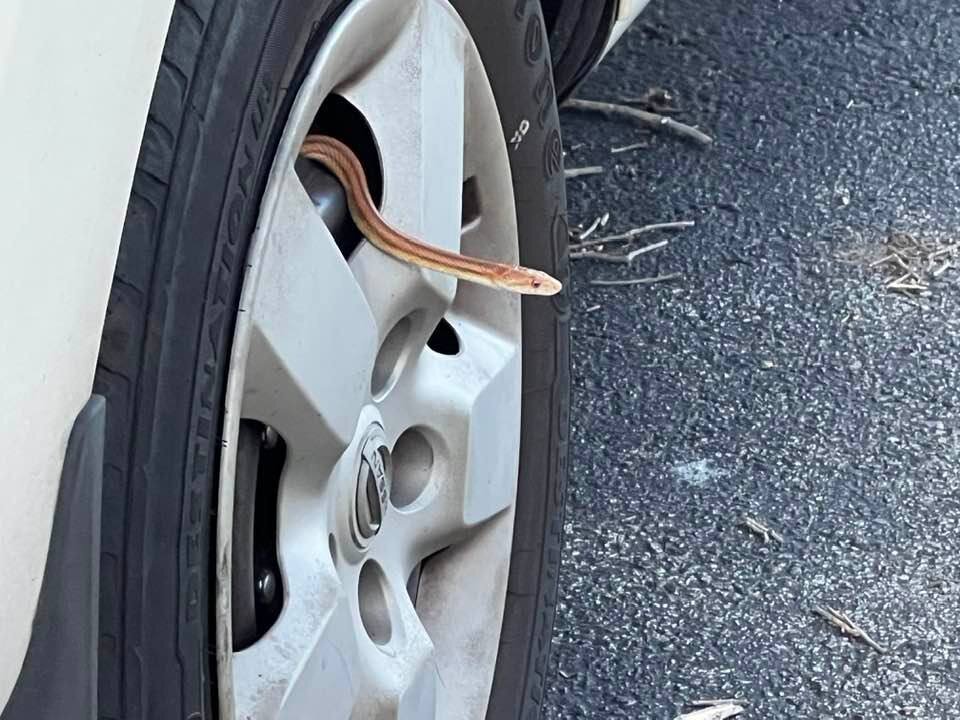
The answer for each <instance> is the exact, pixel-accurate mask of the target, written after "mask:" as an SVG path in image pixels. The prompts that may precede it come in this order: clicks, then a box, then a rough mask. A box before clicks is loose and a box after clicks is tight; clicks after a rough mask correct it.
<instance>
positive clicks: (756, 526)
mask: <svg viewBox="0 0 960 720" xmlns="http://www.w3.org/2000/svg"><path fill="white" fill-rule="evenodd" d="M741 524H742V525H743V526H745V527H747V528H749V529H750V530H752V531H753V532H755V533H756V534H757V535H759V536H760V537H762V538H763V542H764V543H768V542H770V538H773V539H774V540H776V541H777V542H778V543H782V542H783V535H781V534H780V533H778V532H777V531H776V530H773V529H772V528H770V527H768V526H767V525H764V524H763V523H762V522H760V521H759V520H754V519H753V518H751V517H747V516H746V515H744V517H743V522H742V523H741Z"/></svg>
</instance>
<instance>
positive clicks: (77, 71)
mask: <svg viewBox="0 0 960 720" xmlns="http://www.w3.org/2000/svg"><path fill="white" fill-rule="evenodd" d="M172 7H173V0H101V2H98V3H96V4H95V7H94V6H93V5H91V4H89V3H82V2H75V0H48V1H47V2H36V0H6V2H5V3H4V9H3V21H2V22H0V107H2V108H3V114H2V118H3V132H2V133H0V158H3V172H2V174H0V222H2V230H0V299H2V301H3V305H4V308H3V312H2V313H0V347H2V351H0V407H2V408H3V412H2V414H0V457H2V460H0V490H2V493H3V495H2V500H0V577H2V578H3V585H2V586H0V618H3V622H2V625H3V630H4V639H3V652H2V654H0V708H3V707H4V705H5V704H6V702H7V700H8V698H9V695H10V692H11V690H12V688H13V686H14V684H15V682H16V680H17V677H18V675H19V673H20V669H21V665H22V663H23V659H24V655H25V652H26V648H27V644H28V641H29V639H30V634H31V627H32V623H33V619H34V613H35V612H36V608H37V599H38V595H39V592H40V586H41V580H42V578H43V572H44V567H45V562H46V557H47V551H48V544H49V542H50V532H51V526H52V523H53V513H54V506H55V504H56V501H57V493H58V489H59V484H60V474H61V469H62V466H63V460H64V452H65V449H66V445H67V439H68V436H69V435H70V432H71V428H72V426H73V422H74V419H75V418H76V416H77V414H78V413H79V412H80V410H81V408H83V407H84V405H85V404H86V403H87V401H88V400H89V399H90V394H91V384H92V382H93V372H94V367H95V364H96V361H97V353H98V349H99V345H100V336H101V332H102V328H103V317H104V312H105V308H106V303H107V297H108V295H109V292H110V286H111V281H112V276H113V270H114V265H115V263H116V256H117V249H118V246H119V242H120V233H121V229H122V227H123V222H124V216H125V211H126V206H127V200H128V197H129V194H130V188H131V185H132V178H133V171H134V167H135V165H136V161H137V155H138V151H139V147H140V142H141V138H142V134H143V129H144V124H145V120H146V116H147V112H148V108H149V103H150V97H151V94H152V92H153V86H154V81H155V78H156V74H157V68H158V65H159V63H160V54H161V50H162V48H163V41H164V39H165V36H166V31H167V26H168V24H169V21H170V15H171V11H172Z"/></svg>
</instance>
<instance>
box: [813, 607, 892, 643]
mask: <svg viewBox="0 0 960 720" xmlns="http://www.w3.org/2000/svg"><path fill="white" fill-rule="evenodd" d="M813 611H814V612H815V613H816V614H817V615H819V616H820V617H822V618H823V619H824V620H826V621H827V622H829V623H830V624H831V625H833V626H834V627H835V628H837V629H838V630H840V632H842V633H843V634H844V635H849V636H850V637H852V638H856V639H857V640H862V641H863V642H865V643H866V644H867V645H869V646H870V647H872V648H873V649H874V650H876V651H877V652H878V653H885V652H886V650H885V649H884V648H883V647H882V646H881V645H879V644H878V643H877V641H876V640H874V639H873V638H872V637H870V635H868V634H867V632H866V630H864V629H863V628H861V627H860V626H859V625H857V624H856V623H855V622H854V621H853V620H851V619H850V616H849V615H847V614H846V613H842V612H840V611H839V610H834V609H833V608H832V607H830V606H829V605H826V606H824V607H820V606H817V607H815V608H814V609H813Z"/></svg>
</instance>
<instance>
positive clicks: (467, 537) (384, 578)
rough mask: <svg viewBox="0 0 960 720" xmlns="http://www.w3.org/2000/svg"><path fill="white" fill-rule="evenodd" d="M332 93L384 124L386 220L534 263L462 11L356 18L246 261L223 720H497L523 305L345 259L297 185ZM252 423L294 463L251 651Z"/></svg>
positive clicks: (220, 623) (222, 666) (358, 14)
mask: <svg viewBox="0 0 960 720" xmlns="http://www.w3.org/2000/svg"><path fill="white" fill-rule="evenodd" d="M331 93H335V94H337V95H339V96H340V97H342V98H344V99H345V100H346V101H347V102H349V103H350V104H351V105H352V106H353V107H354V108H356V109H357V110H358V111H359V113H360V114H361V115H362V116H363V118H364V120H365V121H366V123H367V124H368V126H369V129H370V132H371V134H372V136H373V139H374V141H375V144H376V149H377V155H378V157H379V162H380V169H381V172H382V179H383V199H382V207H381V211H382V212H383V214H384V216H385V217H386V218H387V219H388V221H390V222H391V223H393V224H395V225H397V226H398V227H400V228H403V229H404V230H406V231H407V232H410V233H411V234H414V235H416V236H419V237H423V238H424V239H425V240H427V241H428V242H431V243H432V244H435V245H438V246H441V247H445V248H447V249H451V250H454V251H461V252H464V253H467V254H474V255H480V256H487V257H494V258H497V259H500V260H504V261H507V262H514V263H515V262H517V260H518V242H517V229H516V217H515V208H514V204H513V203H514V201H513V194H512V185H511V180H510V169H509V160H508V157H507V149H506V145H505V142H504V138H503V134H502V130H501V126H500V120H499V116H498V114H497V109H496V104H495V101H494V98H493V95H492V91H491V89H490V86H489V82H488V80H487V78H486V75H485V73H484V71H483V66H482V64H481V62H480V58H479V55H478V54H477V51H476V48H475V47H474V45H473V43H472V40H471V39H470V36H469V33H468V31H467V29H466V28H465V27H464V25H463V23H462V21H461V20H460V18H459V16H457V14H456V13H455V11H454V10H453V9H452V8H451V7H450V6H449V4H448V3H447V2H445V0H421V1H419V2H418V1H416V0H356V1H355V2H353V3H352V4H351V5H349V6H348V7H347V9H346V10H345V11H344V13H343V14H342V15H341V16H340V18H339V19H338V20H337V22H336V23H335V24H334V26H333V27H332V28H331V30H330V33H329V35H328V36H327V38H326V40H325V42H324V44H323V46H322V47H321V49H320V51H319V53H318V55H317V57H316V59H315V60H314V62H313V65H312V68H311V70H310V72H309V73H308V76H307V78H306V80H305V81H304V84H303V86H302V88H301V90H300V92H299V94H298V96H297V99H296V101H295V103H294V107H293V110H292V112H291V114H290V117H289V120H288V122H287V126H286V129H285V131H284V134H283V136H282V138H281V141H280V144H279V149H278V152H277V155H276V159H275V163H274V167H273V170H272V172H271V176H270V178H269V180H268V182H267V186H266V190H265V193H264V198H263V201H262V206H261V217H260V222H259V223H258V229H257V232H256V234H255V236H254V238H253V241H252V244H251V249H250V253H249V256H248V271H247V275H246V277H245V281H244V287H243V292H242V297H241V306H240V310H241V312H240V313H239V315H238V319H237V326H236V331H235V337H234V344H233V350H232V356H231V367H230V373H229V376H228V381H227V397H226V403H225V410H224V413H225V414H224V440H225V442H224V449H223V453H222V458H221V471H220V490H219V507H220V509H221V510H220V512H219V514H218V527H217V578H216V581H217V593H216V598H217V600H216V603H217V604H216V622H217V670H218V678H219V683H218V692H219V700H220V709H221V715H222V716H223V717H225V718H233V717H237V718H248V717H249V718H256V719H257V720H261V719H264V720H265V719H267V718H290V719H291V720H292V719H294V718H296V719H297V720H299V719H300V718H304V717H312V716H315V715H318V714H319V715H320V716H322V717H324V718H417V719H418V720H419V719H421V718H430V717H443V718H457V717H462V718H480V717H483V716H484V715H485V712H486V703H487V698H488V696H489V691H490V686H491V684H492V677H493V669H494V665H495V662H496V655H497V647H498V642H499V634H500V625H501V622H502V614H503V605H504V599H505V593H506V584H507V576H508V572H509V557H510V546H511V540H512V532H513V512H514V502H515V496H516V481H517V470H518V463H519V437H520V337H521V334H520V301H519V299H518V298H517V297H516V296H513V295H511V294H508V293H502V292H497V291H494V290H490V289H488V288H482V287H477V286H470V285H467V284H462V283H461V284H458V283H457V281H456V280H454V279H452V278H450V277H447V276H443V275H440V274H437V273H433V272H431V271H425V270H422V269H419V268H414V267H412V266H409V265H405V264H402V263H399V262H397V261H395V260H393V259H392V258H389V257H387V256H386V255H384V254H383V253H381V252H380V251H378V250H377V249H376V248H374V247H372V246H371V245H369V244H368V243H361V244H360V245H359V246H358V247H357V248H356V249H355V250H353V251H352V253H350V254H349V256H348V257H345V256H344V255H343V254H342V253H341V250H340V247H339V246H338V244H337V238H335V237H334V235H333V234H332V233H331V232H330V228H329V227H328V225H327V224H325V223H324V221H323V215H322V213H321V212H320V210H319V209H318V207H317V205H316V204H315V203H314V202H313V201H312V200H311V198H310V195H309V194H308V192H307V190H306V189H305V187H304V184H303V181H302V178H301V176H300V175H298V172H297V163H296V161H297V150H298V148H299V146H300V144H301V143H302V141H303V138H304V137H305V136H306V134H307V132H308V131H309V129H310V127H311V125H312V124H313V123H314V120H315V118H316V117H317V113H318V111H320V109H321V104H322V103H323V102H324V100H325V99H326V98H327V97H328V96H329V95H330V94H331ZM461 149H462V152H461ZM437 327H442V328H444V329H445V331H446V332H447V334H448V337H450V338H452V340H450V342H448V343H447V345H446V346H445V347H444V348H443V349H441V351H436V350H434V349H431V347H428V341H429V340H430V338H431V337H432V336H435V335H436V333H435V332H434V329H435V328H437ZM241 420H255V421H258V422H261V423H263V424H265V425H266V426H267V427H269V428H271V430H272V431H275V432H276V433H277V434H278V435H279V437H281V438H282V439H283V442H284V443H285V447H286V460H285V464H284V468H283V471H282V474H281V476H280V479H279V494H278V501H277V509H276V512H277V540H276V542H277V547H276V552H277V558H278V561H279V566H280V574H281V576H282V583H281V585H282V588H283V609H282V611H281V612H280V615H279V617H278V618H277V619H276V621H275V622H274V624H273V625H272V626H271V627H270V628H269V629H267V630H266V631H265V633H264V634H263V635H262V636H261V637H260V638H259V639H257V640H256V642H254V643H253V644H252V645H250V646H249V647H246V648H244V649H242V650H235V649H234V648H233V644H232V633H231V622H232V620H231V562H230V557H231V543H232V538H233V532H234V528H233V517H232V513H231V512H229V509H231V508H233V503H234V482H235V478H236V472H237V467H238V458H237V447H238V437H239V428H240V424H241ZM224 509H227V511H225V510H224ZM258 512H259V509H258ZM428 558H430V559H429V561H428V562H426V563H425V564H424V561H425V560H427V559H428ZM412 580H415V581H416V582H414V583H413V586H414V587H415V588H416V589H415V590H408V588H410V587H411V581H412ZM414 598H415V600H414Z"/></svg>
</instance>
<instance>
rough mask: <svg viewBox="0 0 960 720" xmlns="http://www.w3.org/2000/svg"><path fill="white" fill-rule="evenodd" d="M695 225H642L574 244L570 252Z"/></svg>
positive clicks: (684, 222) (688, 221)
mask: <svg viewBox="0 0 960 720" xmlns="http://www.w3.org/2000/svg"><path fill="white" fill-rule="evenodd" d="M694 225H696V223H695V222H694V221H693V220H678V221H677V222H664V223H654V224H653V225H644V226H643V227H638V228H632V229H630V230H627V231H626V232H622V233H619V234H617V235H607V236H605V237H600V238H594V239H593V240H591V241H590V242H582V243H574V244H573V245H571V246H570V251H571V252H576V251H577V250H583V249H584V248H588V247H593V246H594V245H605V244H607V243H611V242H627V241H630V240H633V239H634V238H635V237H636V236H637V235H643V234H644V233H648V232H653V231H654V230H682V229H683V228H689V227H693V226H694Z"/></svg>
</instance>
